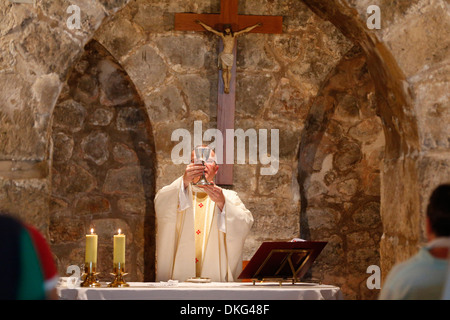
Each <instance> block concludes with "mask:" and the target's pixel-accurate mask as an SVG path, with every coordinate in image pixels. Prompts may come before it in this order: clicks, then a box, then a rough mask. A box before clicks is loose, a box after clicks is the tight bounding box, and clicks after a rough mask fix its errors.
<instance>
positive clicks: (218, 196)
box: [201, 184, 225, 211]
mask: <svg viewBox="0 0 450 320" xmlns="http://www.w3.org/2000/svg"><path fill="white" fill-rule="evenodd" d="M201 188H203V189H204V190H205V192H206V193H207V194H208V195H209V197H210V198H211V200H212V201H214V202H215V203H216V205H217V207H218V208H219V209H220V211H222V210H223V206H224V205H225V196H224V195H223V192H222V188H220V187H218V186H216V185H215V184H214V185H205V186H201Z"/></svg>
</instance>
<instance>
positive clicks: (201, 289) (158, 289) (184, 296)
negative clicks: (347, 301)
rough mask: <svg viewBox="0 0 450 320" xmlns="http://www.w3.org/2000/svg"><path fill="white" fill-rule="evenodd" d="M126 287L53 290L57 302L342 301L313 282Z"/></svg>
mask: <svg viewBox="0 0 450 320" xmlns="http://www.w3.org/2000/svg"><path fill="white" fill-rule="evenodd" d="M128 284H129V287H125V288H110V287H107V284H106V283H102V286H101V287H98V288H84V287H79V286H75V287H73V288H70V287H68V286H67V285H66V284H64V283H62V284H60V285H59V286H58V287H57V291H58V295H59V297H60V299H61V300H342V299H343V295H342V292H341V290H340V288H338V287H335V286H331V285H325V284H315V283H303V282H299V283H282V284H281V285H280V283H278V282H264V283H261V282H260V283H258V282H257V283H255V284H253V283H252V282H210V283H190V282H129V283H128Z"/></svg>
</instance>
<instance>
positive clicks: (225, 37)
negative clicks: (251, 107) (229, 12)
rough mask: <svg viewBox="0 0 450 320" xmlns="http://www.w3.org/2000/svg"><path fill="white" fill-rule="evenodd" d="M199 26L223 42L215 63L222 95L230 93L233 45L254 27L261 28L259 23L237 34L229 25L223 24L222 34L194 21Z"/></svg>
mask: <svg viewBox="0 0 450 320" xmlns="http://www.w3.org/2000/svg"><path fill="white" fill-rule="evenodd" d="M195 22H197V23H198V24H199V25H201V26H202V27H203V28H205V29H206V30H207V31H210V32H212V33H214V34H215V35H217V36H219V37H221V38H222V41H223V50H222V52H221V53H220V54H219V58H218V61H217V64H218V67H219V69H221V70H222V78H223V85H224V90H223V91H224V93H229V92H230V81H231V68H232V67H233V63H234V55H233V50H234V45H235V39H236V38H237V37H239V36H241V35H243V34H245V33H248V32H250V31H252V30H253V29H255V28H256V27H259V26H261V25H262V24H261V23H257V24H255V25H254V26H250V27H247V28H245V29H242V30H240V31H237V32H233V31H232V29H231V25H229V24H225V25H224V27H223V29H224V30H223V32H221V31H218V30H215V29H213V28H212V27H210V26H208V25H206V24H204V23H203V22H201V21H199V20H196V21H195Z"/></svg>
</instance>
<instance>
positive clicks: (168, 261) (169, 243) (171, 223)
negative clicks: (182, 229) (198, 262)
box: [155, 177, 183, 281]
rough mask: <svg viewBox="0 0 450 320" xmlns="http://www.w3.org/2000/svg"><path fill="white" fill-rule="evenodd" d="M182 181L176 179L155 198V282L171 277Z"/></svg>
mask: <svg viewBox="0 0 450 320" xmlns="http://www.w3.org/2000/svg"><path fill="white" fill-rule="evenodd" d="M182 180H183V178H182V177H181V178H178V179H177V180H175V181H174V182H173V183H172V184H170V185H168V186H165V187H163V188H162V189H161V190H160V191H158V193H157V194H156V196H155V214H156V255H157V257H156V280H157V281H167V280H169V279H171V277H172V270H173V262H174V256H175V252H176V246H177V232H176V225H177V214H178V206H179V201H178V199H179V196H180V195H179V193H180V184H183V181H182Z"/></svg>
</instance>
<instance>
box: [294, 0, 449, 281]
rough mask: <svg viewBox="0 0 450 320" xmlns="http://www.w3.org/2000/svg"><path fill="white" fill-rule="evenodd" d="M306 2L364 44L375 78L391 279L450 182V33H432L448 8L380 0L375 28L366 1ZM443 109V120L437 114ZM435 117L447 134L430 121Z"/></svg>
mask: <svg viewBox="0 0 450 320" xmlns="http://www.w3.org/2000/svg"><path fill="white" fill-rule="evenodd" d="M303 2H304V3H305V4H307V5H308V6H309V7H310V8H311V10H313V11H314V12H315V13H316V14H317V15H319V16H320V17H322V18H323V19H325V20H327V21H330V22H331V23H333V24H334V25H335V26H336V27H337V28H338V29H340V30H341V31H342V33H343V34H344V35H345V36H346V37H348V38H349V39H351V40H352V41H353V42H354V43H355V44H357V45H359V46H360V47H361V48H362V49H363V51H364V53H365V56H366V58H367V64H368V69H369V72H370V74H371V76H372V79H373V81H374V84H375V89H376V100H377V109H378V114H379V116H380V118H381V121H382V124H383V130H384V133H385V138H386V146H385V154H384V159H383V161H382V168H381V209H380V211H381V218H382V222H383V236H382V239H381V243H380V265H381V269H382V275H383V277H385V276H386V275H387V272H388V271H389V270H390V268H391V267H392V266H393V265H394V264H395V263H397V262H400V261H402V260H405V259H407V258H408V257H410V256H411V255H412V254H414V253H415V252H416V250H417V248H418V246H420V245H421V244H422V243H423V242H425V241H426V238H425V232H424V212H425V207H426V204H427V201H428V196H429V194H430V193H431V192H432V190H433V188H434V187H436V186H437V185H438V184H439V183H442V182H446V181H449V180H450V176H449V173H448V172H449V170H448V167H449V161H448V156H446V155H448V147H449V144H448V139H447V138H446V136H447V137H448V129H444V128H445V126H446V125H445V123H446V121H447V122H448V116H447V117H446V116H445V115H444V114H445V111H443V110H444V109H445V108H442V103H447V104H448V97H445V96H443V95H442V91H440V90H442V89H443V88H448V77H447V78H446V77H445V76H443V74H442V70H446V69H447V70H448V67H445V66H448V40H445V39H448V32H447V31H446V32H444V34H441V32H439V31H437V33H438V34H439V35H437V36H436V37H434V38H430V37H428V36H427V34H430V33H433V32H436V30H442V28H441V24H445V25H447V26H448V23H449V19H448V15H447V16H446V15H445V14H444V13H443V12H445V10H446V9H445V8H446V7H447V5H446V4H445V3H444V1H439V0H437V1H419V0H418V1H399V2H389V1H381V3H380V4H379V5H380V7H381V8H382V19H383V20H382V29H381V30H369V29H368V28H367V26H366V19H367V17H368V14H367V6H368V5H369V4H368V3H367V2H358V3H356V2H351V1H310V0H303ZM444 29H445V28H444ZM425 30H426V31H425ZM432 30H434V31H432ZM446 30H448V28H447V29H446ZM445 56H447V58H446V57H445ZM444 72H445V71H444ZM447 91H448V89H447ZM425 92H428V93H430V94H425ZM444 92H445V89H444ZM443 101H446V102H443ZM438 109H439V111H438V113H439V115H440V117H442V120H437V119H431V117H432V116H431V113H432V114H435V112H434V111H433V110H438ZM427 123H428V124H427ZM430 123H434V125H433V126H435V127H437V128H440V130H443V131H444V132H443V134H440V133H438V131H439V130H436V131H433V130H432V129H431V128H430V127H428V126H429V124H430ZM447 127H448V126H447ZM445 159H447V160H445ZM433 171H435V172H439V174H435V173H433Z"/></svg>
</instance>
